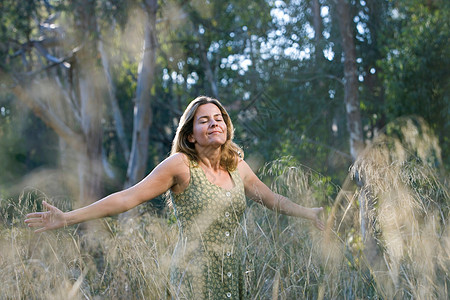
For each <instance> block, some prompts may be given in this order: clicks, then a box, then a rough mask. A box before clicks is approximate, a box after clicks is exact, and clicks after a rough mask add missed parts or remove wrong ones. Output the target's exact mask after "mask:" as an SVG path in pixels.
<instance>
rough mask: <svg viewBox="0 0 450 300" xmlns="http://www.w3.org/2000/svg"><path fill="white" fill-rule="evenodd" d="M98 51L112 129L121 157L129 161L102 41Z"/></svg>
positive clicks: (121, 121)
mask: <svg viewBox="0 0 450 300" xmlns="http://www.w3.org/2000/svg"><path fill="white" fill-rule="evenodd" d="M98 51H99V52H100V56H101V58H102V66H103V72H104V73H105V77H106V81H107V86H108V95H109V99H108V100H109V103H110V104H111V109H112V116H113V119H114V127H115V129H116V133H117V138H118V140H119V144H120V146H121V148H122V152H123V156H124V157H125V160H129V159H130V148H129V147H128V143H127V139H126V136H125V129H124V125H123V124H124V122H123V116H122V112H121V111H120V107H119V103H118V101H117V98H116V87H115V85H114V82H113V80H112V77H111V70H110V66H109V59H108V55H107V53H106V51H105V48H104V46H103V42H102V39H99V40H98Z"/></svg>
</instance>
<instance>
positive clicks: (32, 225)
mask: <svg viewBox="0 0 450 300" xmlns="http://www.w3.org/2000/svg"><path fill="white" fill-rule="evenodd" d="M28 227H42V222H39V223H29V224H28Z"/></svg>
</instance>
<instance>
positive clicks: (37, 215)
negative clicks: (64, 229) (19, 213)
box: [25, 212, 43, 219]
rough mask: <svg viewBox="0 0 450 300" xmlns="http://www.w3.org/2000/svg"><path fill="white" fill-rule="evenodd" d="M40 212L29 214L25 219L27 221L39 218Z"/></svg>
mask: <svg viewBox="0 0 450 300" xmlns="http://www.w3.org/2000/svg"><path fill="white" fill-rule="evenodd" d="M42 214H43V213H42V212H35V213H30V214H27V215H26V216H25V217H26V218H27V219H31V218H40V217H41V216H42Z"/></svg>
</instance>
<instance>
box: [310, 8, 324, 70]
mask: <svg viewBox="0 0 450 300" xmlns="http://www.w3.org/2000/svg"><path fill="white" fill-rule="evenodd" d="M312 11H313V27H314V47H315V51H314V55H315V58H316V66H317V65H318V64H319V62H321V61H322V60H323V45H322V27H323V26H322V16H321V15H320V3H319V0H312Z"/></svg>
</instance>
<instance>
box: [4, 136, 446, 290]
mask: <svg viewBox="0 0 450 300" xmlns="http://www.w3.org/2000/svg"><path fill="white" fill-rule="evenodd" d="M404 141H408V139H403V143H402V144H400V143H397V142H396V140H392V139H387V138H380V139H379V140H378V141H377V142H376V143H374V144H373V145H371V147H369V148H368V150H367V151H366V152H365V154H364V155H362V156H361V158H360V159H359V160H358V161H357V162H356V163H355V165H354V166H353V167H352V168H351V170H350V174H349V178H348V180H347V181H346V182H345V183H344V184H343V185H342V186H341V187H338V186H335V185H333V184H332V183H331V182H330V180H329V179H327V178H325V177H323V176H320V174H317V173H315V172H314V171H312V170H308V169H307V168H305V167H302V166H292V165H290V164H289V159H287V158H286V159H281V160H278V161H275V162H272V163H270V164H268V165H266V167H265V168H264V170H263V174H262V176H263V177H265V178H271V179H272V182H273V184H272V188H273V189H274V190H275V191H277V192H279V193H281V194H284V195H286V196H288V197H290V198H292V199H295V201H297V202H298V203H301V204H302V205H305V206H317V205H323V206H324V207H326V213H325V218H326V219H327V230H326V231H325V232H318V231H317V230H316V229H314V228H313V227H312V225H311V224H309V223H308V222H306V221H304V220H300V219H294V218H290V217H286V216H282V215H277V214H275V213H273V212H272V211H269V210H267V209H265V208H263V207H261V206H260V205H258V204H256V203H249V206H248V209H247V211H246V214H245V217H244V220H243V222H242V226H243V228H244V232H245V241H244V245H243V246H244V247H245V249H246V262H247V266H246V270H247V271H246V274H245V278H246V285H247V289H248V293H249V297H250V299H448V298H449V296H450V295H449V294H450V292H449V283H450V279H449V276H450V273H449V271H450V259H449V258H450V255H449V254H450V230H449V226H448V221H449V209H448V207H449V205H448V204H449V191H448V186H449V185H448V177H446V175H445V174H442V173H443V172H442V171H438V169H437V168H434V167H433V166H432V164H430V151H431V150H432V147H433V140H429V139H428V140H427V139H423V140H417V138H416V141H415V144H414V147H415V151H412V150H411V149H412V148H411V147H409V146H408V145H406V146H405V142H404ZM419 150H420V151H419ZM356 175H358V176H359V178H361V179H362V184H361V186H359V187H357V186H356V185H355V184H354V183H353V182H354V181H352V180H350V179H351V176H356ZM36 195H38V196H36ZM42 199H46V196H45V195H44V194H43V193H38V192H36V191H26V192H24V193H23V195H22V196H21V197H19V199H6V200H1V203H0V204H1V205H0V208H1V215H0V216H1V223H0V269H1V272H0V282H1V284H0V299H166V298H168V297H169V294H170V289H171V287H170V284H169V275H168V270H169V265H170V261H171V255H172V251H173V248H174V246H175V243H176V241H177V226H176V224H175V223H174V222H173V216H171V214H170V212H166V215H162V216H161V215H151V214H149V213H145V214H143V215H142V216H140V217H137V218H135V219H133V220H129V221H128V222H127V223H119V222H118V220H117V219H116V218H107V219H104V220H100V221H95V222H91V223H89V224H86V225H85V226H82V227H70V228H66V229H64V230H58V231H55V232H48V233H43V234H33V233H32V231H31V230H30V229H28V228H26V227H25V226H24V224H23V220H24V215H25V214H26V213H28V212H30V211H33V210H36V209H39V208H40V207H38V206H39V203H40V202H41V200H42ZM47 200H48V201H49V202H53V203H55V204H57V205H59V206H60V207H64V205H63V204H61V203H57V202H58V201H57V199H51V198H50V199H47ZM361 201H363V202H364V203H366V205H365V206H364V208H365V210H362V209H361V206H360V203H362V202H361ZM361 212H362V213H363V214H364V217H365V218H363V219H364V220H365V221H366V224H367V225H366V228H365V233H364V238H362V236H363V233H362V231H361V222H360V218H361Z"/></svg>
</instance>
